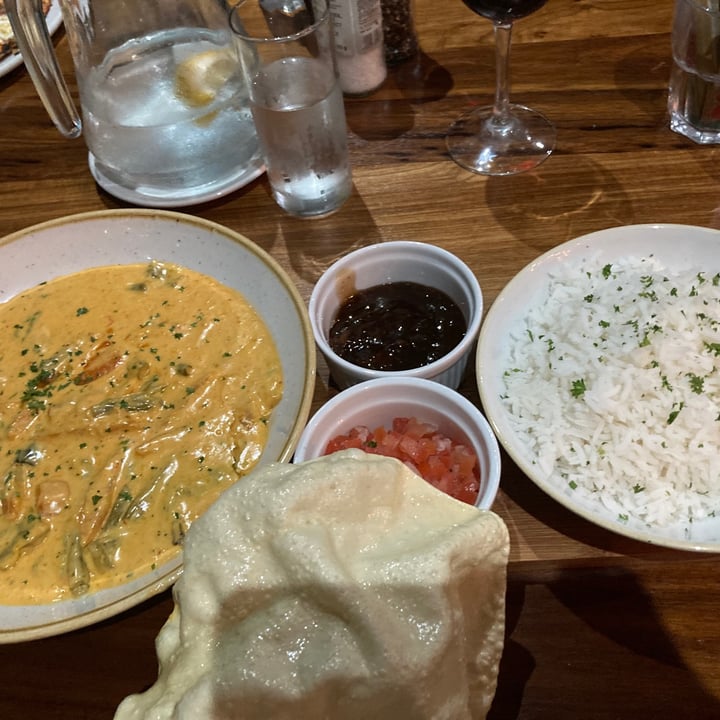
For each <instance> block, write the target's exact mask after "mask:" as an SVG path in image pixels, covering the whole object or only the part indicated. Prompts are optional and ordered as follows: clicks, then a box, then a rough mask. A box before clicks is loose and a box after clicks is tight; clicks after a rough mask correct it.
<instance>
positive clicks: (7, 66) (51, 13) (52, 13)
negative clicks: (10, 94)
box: [0, 2, 62, 77]
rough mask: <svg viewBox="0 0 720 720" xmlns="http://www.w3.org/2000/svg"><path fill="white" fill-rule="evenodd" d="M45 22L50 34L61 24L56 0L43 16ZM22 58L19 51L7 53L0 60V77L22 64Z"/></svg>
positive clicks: (60, 14)
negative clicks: (44, 16) (45, 15)
mask: <svg viewBox="0 0 720 720" xmlns="http://www.w3.org/2000/svg"><path fill="white" fill-rule="evenodd" d="M45 22H46V23H47V27H48V32H49V33H50V34H51V35H52V34H53V33H54V32H55V31H56V30H57V29H58V28H59V27H60V25H61V24H62V13H61V12H60V5H59V4H58V3H57V2H54V3H52V5H50V10H48V14H47V17H46V18H45ZM22 62H23V59H22V55H21V54H20V53H19V52H16V53H13V54H12V55H8V56H7V57H6V58H4V59H3V60H0V77H3V75H7V74H8V73H9V72H12V71H13V70H14V69H15V68H16V67H18V65H22Z"/></svg>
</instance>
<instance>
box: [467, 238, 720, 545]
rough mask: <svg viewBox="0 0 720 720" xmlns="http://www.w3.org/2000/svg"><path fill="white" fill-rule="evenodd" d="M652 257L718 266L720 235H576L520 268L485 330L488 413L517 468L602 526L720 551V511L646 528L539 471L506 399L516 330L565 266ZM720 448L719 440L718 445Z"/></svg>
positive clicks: (680, 267) (684, 266)
mask: <svg viewBox="0 0 720 720" xmlns="http://www.w3.org/2000/svg"><path fill="white" fill-rule="evenodd" d="M630 256H632V257H636V258H638V257H647V256H654V257H655V258H657V259H658V260H659V261H660V262H661V263H663V265H664V266H665V267H667V268H669V269H670V270H673V271H676V272H681V271H684V270H689V269H695V268H705V269H706V270H707V273H708V274H714V273H715V272H717V271H718V270H719V269H720V232H718V231H717V230H712V229H709V228H702V227H694V226H687V225H671V224H668V225H660V224H658V225H631V226H627V227H617V228H611V229H609V230H601V231H599V232H595V233H591V234H589V235H584V236H582V237H579V238H576V239H575V240H571V241H569V242H566V243H564V244H562V245H559V246H557V247H556V248H554V249H552V250H550V251H549V252H547V253H545V254H544V255H542V256H540V257H539V258H537V259H536V260H534V261H533V262H531V263H530V264H529V265H527V266H526V267H525V268H524V269H523V270H521V271H520V272H519V273H518V274H517V275H516V276H515V277H514V278H513V279H512V280H511V281H510V282H509V283H508V284H507V286H506V287H505V288H504V289H503V291H502V292H501V293H500V294H499V295H498V297H497V299H496V300H495V302H494V303H493V305H492V307H491V308H490V310H489V312H488V314H487V316H486V318H485V321H484V323H483V326H482V328H481V331H480V337H479V340H478V348H477V355H476V371H477V381H478V390H479V392H480V398H481V400H482V404H483V409H484V411H485V414H486V416H487V418H488V420H489V421H490V424H491V425H492V426H493V429H494V431H495V433H496V435H497V437H498V440H499V441H500V442H501V444H502V445H503V446H504V448H505V450H506V451H507V453H508V454H509V455H510V457H512V459H513V460H514V461H515V463H516V464H517V465H518V467H519V468H520V469H521V470H522V471H523V472H524V473H525V474H526V475H527V476H528V477H529V478H530V479H531V480H532V481H533V482H534V483H535V484H536V485H538V487H540V488H541V489H542V490H543V491H544V492H546V493H547V494H548V495H550V496H551V497H552V498H554V499H555V500H556V501H557V502H559V503H561V504H562V505H564V506H565V507H567V508H568V509H570V510H571V511H573V512H575V513H576V514H578V515H580V516H582V517H584V518H585V519H587V520H589V521H590V522H592V523H595V524H596V525H599V526H601V527H604V528H606V529H608V530H612V531H613V532H616V533H619V534H621V535H625V536H627V537H631V538H634V539H636V540H640V541H642V542H647V543H654V544H656V545H662V546H666V547H672V548H677V549H681V550H693V551H699V552H720V516H718V517H714V518H710V519H707V520H703V521H698V522H694V523H692V524H690V526H688V524H687V523H682V525H676V526H667V527H657V526H652V527H648V526H647V525H645V524H642V523H640V522H639V521H637V522H635V523H633V522H630V523H627V522H623V521H622V520H621V519H619V518H618V516H617V513H613V512H611V511H610V510H609V509H608V508H607V507H605V506H604V505H603V504H602V503H601V502H600V501H599V500H597V499H596V500H594V501H585V500H581V499H580V498H579V497H574V496H573V495H572V494H571V493H569V492H568V491H567V490H566V488H565V485H566V484H565V483H562V482H561V481H559V480H557V479H554V478H552V477H546V476H545V475H544V474H543V473H541V472H540V470H539V468H538V465H537V464H536V463H535V462H534V458H533V457H532V455H531V453H530V451H529V450H528V449H527V448H526V447H525V443H524V442H523V440H522V438H521V436H520V435H519V434H518V433H517V432H516V431H515V428H514V426H513V423H512V421H511V419H510V415H509V412H508V410H507V407H506V405H505V404H504V403H503V401H502V400H501V396H503V395H504V394H505V393H506V387H505V383H504V381H503V373H504V372H505V371H506V370H508V369H509V368H508V360H507V357H508V347H509V343H510V333H511V331H512V329H513V328H517V327H518V325H519V324H520V323H521V322H522V320H523V318H525V317H526V316H527V314H528V311H529V309H530V308H531V307H533V306H534V305H536V304H537V303H541V302H543V298H544V297H545V293H546V290H547V287H548V283H549V275H550V274H552V273H553V272H554V271H556V270H557V269H558V268H560V267H561V265H563V264H564V263H576V264H579V263H580V262H581V261H582V260H583V259H585V258H587V259H590V258H592V259H594V260H597V263H598V264H600V263H613V262H617V261H619V260H621V259H622V258H625V257H630ZM717 446H718V452H720V440H719V441H718V443H717Z"/></svg>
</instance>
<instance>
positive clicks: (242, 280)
mask: <svg viewBox="0 0 720 720" xmlns="http://www.w3.org/2000/svg"><path fill="white" fill-rule="evenodd" d="M152 259H156V260H165V261H168V262H174V263H177V264H180V265H184V266H185V267H189V268H192V269H194V270H197V271H198V272H202V273H205V274H206V275H210V276H213V277H215V278H217V279H218V280H220V281H221V282H223V283H225V284H226V285H228V286H230V287H232V288H235V289H236V290H238V291H240V292H241V293H242V294H243V295H244V296H245V297H246V298H247V299H248V300H249V301H250V303H252V305H253V306H254V307H255V308H256V309H258V310H259V312H260V314H261V315H262V317H263V319H264V321H265V323H266V325H267V326H268V327H269V328H270V331H271V332H272V335H273V338H274V339H275V343H276V345H277V347H278V350H279V353H280V357H281V358H282V362H283V374H284V380H285V382H284V394H283V398H282V400H281V402H280V404H279V405H278V407H277V408H276V409H275V410H274V412H273V415H272V418H271V425H270V435H269V440H268V444H267V446H266V448H265V451H264V454H263V457H262V459H261V461H260V462H261V463H267V462H271V461H286V460H289V459H290V456H291V455H292V453H293V451H294V449H295V445H296V444H297V441H298V439H299V436H300V433H301V432H302V430H303V427H304V425H305V422H306V420H307V417H308V415H309V411H310V403H311V401H312V394H313V389H314V384H315V346H314V343H313V338H312V331H311V329H310V321H309V318H308V315H307V309H306V307H305V304H304V303H303V301H302V299H301V297H300V294H299V293H298V291H297V289H296V288H295V286H294V285H293V283H292V281H291V280H290V278H289V277H288V276H287V274H286V273H285V271H284V270H283V269H282V268H281V267H280V266H279V265H278V264H277V263H276V262H275V260H273V259H272V258H271V257H270V256H269V255H268V254H267V253H266V252H265V251H264V250H262V249H261V248H259V247H258V246H256V245H254V244H253V243H252V242H251V241H250V240H248V239H247V238H245V237H244V236H242V235H239V234H238V233H235V232H233V231H232V230H229V229H228V228H226V227H223V226H221V225H217V224H215V223H212V222H209V221H205V220H201V219H199V218H196V217H192V216H190V215H184V214H180V213H176V212H170V211H163V210H108V211H101V212H94V213H86V214H82V215H74V216H69V217H64V218H60V219H58V220H53V221H50V222H47V223H43V224H41V225H36V226H34V227H31V228H28V229H26V230H22V231H20V232H18V233H15V234H13V235H10V236H8V237H6V238H4V239H2V240H0V302H5V301H6V300H8V299H9V298H11V297H13V296H14V295H16V294H17V293H18V292H20V291H22V290H25V289H27V288H29V287H32V286H34V285H36V284H37V283H39V282H43V281H45V280H49V279H51V278H53V277H57V276H60V275H66V274H68V273H73V272H77V271H79V270H83V269H86V268H90V267H96V266H100V265H111V264H123V263H136V262H145V261H146V260H152ZM181 570H182V559H181V558H179V559H176V560H173V561H170V562H168V563H166V564H164V565H162V566H161V567H158V568H157V569H156V570H154V571H152V572H150V573H148V574H147V575H145V576H143V577H139V578H137V579H135V580H133V581H132V582H128V583H126V584H124V585H121V586H118V587H116V588H111V589H108V590H102V591H99V592H96V593H91V594H90V595H88V596H86V597H83V598H80V599H77V600H68V601H62V602H57V603H52V604H47V605H37V606H11V605H2V578H1V577H0V643H3V642H5V643H7V642H17V641H20V640H29V639H33V638H39V637H46V636H49V635H56V634H59V633H61V632H66V631H68V630H73V629H76V628H80V627H83V626H86V625H89V624H91V623H94V622H97V621H98V620H102V619H105V618H108V617H111V616H113V615H116V614H117V613H119V612H122V611H123V610H126V609H128V608H130V607H132V606H134V605H137V604H138V603H140V602H142V601H143V600H146V599H147V598H149V597H151V596H152V595H155V594H156V593H158V592H161V591H162V590H164V589H166V588H167V587H169V586H170V585H171V584H172V583H173V582H175V580H176V579H177V578H178V576H179V575H180V572H181Z"/></svg>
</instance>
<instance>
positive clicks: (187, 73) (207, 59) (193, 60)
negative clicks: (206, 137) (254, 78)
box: [175, 50, 236, 107]
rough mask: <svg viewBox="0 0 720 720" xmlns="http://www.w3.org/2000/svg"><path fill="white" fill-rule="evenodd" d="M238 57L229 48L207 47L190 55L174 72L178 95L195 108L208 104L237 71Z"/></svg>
mask: <svg viewBox="0 0 720 720" xmlns="http://www.w3.org/2000/svg"><path fill="white" fill-rule="evenodd" d="M235 66H236V60H235V57H234V56H233V55H232V54H231V53H230V51H228V50H205V51H203V52H199V53H196V54H195V55H190V56H189V57H187V58H185V59H184V60H183V61H182V62H181V63H180V64H179V65H178V66H177V71H176V73H175V94H176V95H177V96H178V97H179V98H180V99H181V100H183V101H184V102H186V103H187V104H188V105H191V106H192V107H202V106H203V105H209V104H210V103H211V102H212V101H213V100H214V99H215V97H216V95H217V94H218V92H219V90H220V89H221V88H222V87H223V85H225V83H226V82H227V81H228V79H229V78H230V76H231V75H232V74H233V73H234V72H235Z"/></svg>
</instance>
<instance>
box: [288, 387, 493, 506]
mask: <svg viewBox="0 0 720 720" xmlns="http://www.w3.org/2000/svg"><path fill="white" fill-rule="evenodd" d="M396 417H415V418H417V419H418V420H420V421H425V422H429V423H433V424H435V425H437V426H438V429H439V431H440V432H441V433H443V434H444V435H446V436H448V437H450V438H452V439H453V440H455V441H456V442H462V443H464V444H467V445H469V446H471V447H472V448H473V450H474V451H475V454H476V455H477V458H478V465H479V470H480V492H479V494H478V497H477V501H476V502H475V506H476V507H478V508H480V509H483V510H487V509H489V508H490V507H491V506H492V504H493V502H494V500H495V496H496V495H497V492H498V488H499V486H500V449H499V446H498V442H497V440H496V438H495V435H494V434H493V431H492V429H491V428H490V425H489V423H488V422H487V420H486V419H485V416H484V415H483V414H482V413H481V412H480V410H478V408H477V407H475V405H473V404H472V403H471V402H470V401H469V400H468V399H467V398H465V397H463V396H462V395H460V394H459V393H458V392H456V391H455V390H452V389H450V388H448V387H446V386H444V385H441V384H440V383H437V382H432V381H430V380H426V379H423V378H409V377H396V378H379V379H376V380H369V381H366V382H363V383H359V384H357V385H354V386H353V387H351V388H349V389H347V390H344V391H342V392H340V393H338V394H337V395H335V397H333V398H332V399H330V400H329V401H328V402H327V403H325V404H324V405H323V406H322V407H321V408H320V409H319V410H318V411H317V412H316V413H315V415H313V417H312V418H311V420H310V422H309V423H308V424H307V425H306V426H305V429H304V430H303V432H302V434H301V435H300V440H299V442H298V445H297V448H296V449H295V456H294V459H293V462H296V463H297V462H303V461H305V460H312V459H314V458H317V457H320V456H322V455H323V454H324V453H325V448H326V447H327V444H328V442H330V440H332V439H333V438H334V437H336V436H337V435H340V434H344V433H347V432H349V431H350V430H351V429H352V428H353V427H355V426H356V425H366V426H368V427H369V428H370V429H371V430H373V429H375V428H377V427H379V426H381V425H382V426H384V427H386V428H390V427H391V425H392V421H393V419H394V418H396Z"/></svg>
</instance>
